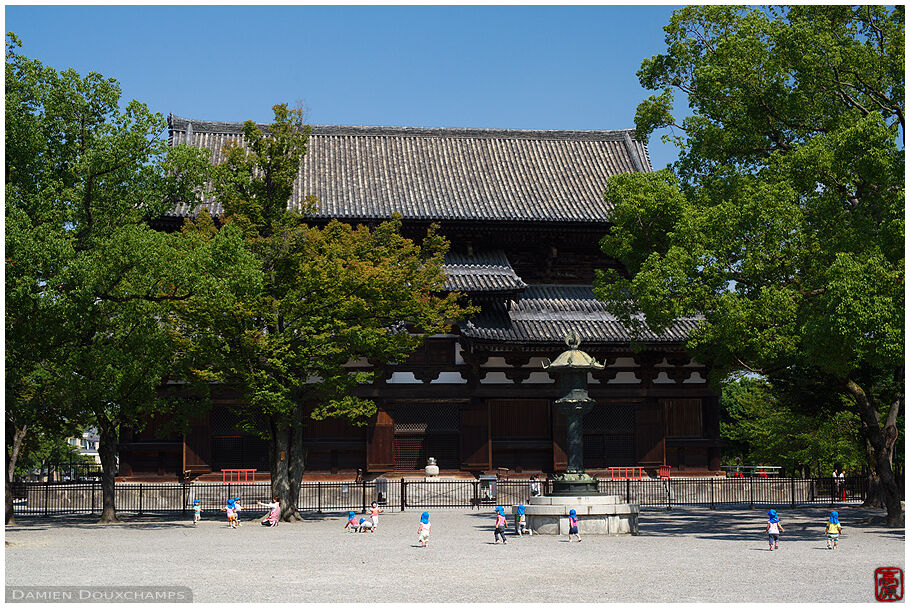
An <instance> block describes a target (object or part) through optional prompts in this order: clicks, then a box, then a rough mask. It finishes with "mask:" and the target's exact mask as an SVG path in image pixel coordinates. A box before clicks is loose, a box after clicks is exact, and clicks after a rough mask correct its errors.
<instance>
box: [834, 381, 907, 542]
mask: <svg viewBox="0 0 910 608" xmlns="http://www.w3.org/2000/svg"><path fill="white" fill-rule="evenodd" d="M845 384H846V388H847V390H848V391H849V392H850V395H852V397H853V400H854V402H855V403H856V406H857V409H858V411H859V416H860V420H862V423H863V431H864V433H863V434H864V436H865V439H866V441H867V442H868V446H869V448H871V449H868V455H869V457H870V464H871V465H872V468H873V470H874V471H875V473H877V475H878V484H879V486H880V495H881V499H882V501H883V502H884V505H885V508H886V509H887V511H888V516H887V522H888V526H890V527H903V525H904V523H903V521H902V520H903V512H902V511H901V498H902V497H901V494H900V491H899V489H898V487H897V480H896V479H895V477H894V472H893V470H892V469H891V452H892V450H893V448H894V440H895V439H896V438H897V436H896V431H897V429H896V427H894V423H893V421H892V418H893V419H894V420H896V418H897V411H896V410H897V409H899V403H895V404H894V405H892V411H891V412H889V414H888V418H887V421H886V426H885V428H884V429H883V428H882V425H881V422H880V421H879V417H878V410H877V409H876V407H875V403H874V402H873V401H872V400H871V399H869V397H868V395H867V394H866V392H865V391H864V390H863V388H862V387H861V386H860V385H859V384H857V383H856V382H854V381H853V380H849V379H848V380H847V381H846V383H845ZM892 414H893V416H892ZM892 428H893V429H894V430H892ZM892 435H893V438H892ZM869 490H870V494H871V493H872V492H873V487H870V488H869ZM875 491H876V492H878V490H875Z"/></svg>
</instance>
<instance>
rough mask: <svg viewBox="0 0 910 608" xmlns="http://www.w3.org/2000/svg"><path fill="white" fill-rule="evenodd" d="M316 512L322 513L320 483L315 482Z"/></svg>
mask: <svg viewBox="0 0 910 608" xmlns="http://www.w3.org/2000/svg"><path fill="white" fill-rule="evenodd" d="M316 512H317V513H322V482H321V481H317V482H316Z"/></svg>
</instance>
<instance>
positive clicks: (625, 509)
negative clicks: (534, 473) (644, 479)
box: [512, 495, 639, 534]
mask: <svg viewBox="0 0 910 608" xmlns="http://www.w3.org/2000/svg"><path fill="white" fill-rule="evenodd" d="M571 509H575V513H576V515H577V516H578V532H579V534H638V512H639V506H638V505H637V504H625V503H623V501H622V497H620V496H607V495H594V496H535V497H533V498H531V499H530V501H529V503H528V504H527V505H525V515H526V516H527V519H528V527H529V528H530V529H531V530H532V531H534V532H536V533H537V534H568V533H569V511H570V510H571ZM516 510H517V507H512V513H515V511H516Z"/></svg>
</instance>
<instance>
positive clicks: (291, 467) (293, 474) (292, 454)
mask: <svg viewBox="0 0 910 608" xmlns="http://www.w3.org/2000/svg"><path fill="white" fill-rule="evenodd" d="M303 469H304V461H303V408H301V407H300V406H299V405H298V406H297V407H296V408H294V420H293V422H292V424H291V438H290V441H289V442H288V481H289V490H290V491H289V495H290V496H289V501H288V509H289V510H291V511H293V512H294V519H295V520H299V519H301V517H300V509H299V507H298V505H297V500H298V499H299V498H300V482H301V480H302V479H303Z"/></svg>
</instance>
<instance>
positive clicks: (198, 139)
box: [169, 115, 651, 223]
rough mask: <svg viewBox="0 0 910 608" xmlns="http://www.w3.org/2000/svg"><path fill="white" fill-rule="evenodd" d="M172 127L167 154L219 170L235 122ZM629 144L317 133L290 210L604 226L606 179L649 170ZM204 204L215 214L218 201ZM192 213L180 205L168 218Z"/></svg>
mask: <svg viewBox="0 0 910 608" xmlns="http://www.w3.org/2000/svg"><path fill="white" fill-rule="evenodd" d="M169 126H170V142H171V144H172V145H176V144H183V143H188V144H190V145H192V146H197V147H201V148H208V149H210V150H212V152H213V160H214V162H219V161H220V160H221V158H222V154H221V150H222V147H223V146H224V144H225V143H226V142H228V141H236V140H238V139H239V138H240V126H241V123H225V122H211V121H199V120H189V119H186V118H179V117H176V116H173V115H172V116H170V118H169ZM261 126H262V127H266V125H261ZM632 135H633V131H632V130H616V131H530V130H516V129H500V130H491V129H454V128H418V127H355V126H351V127H346V126H314V127H313V132H312V135H311V136H310V141H309V150H308V152H307V154H306V155H305V156H304V158H303V162H302V163H301V168H300V175H299V177H298V180H297V183H296V185H295V190H294V194H293V197H292V199H291V203H290V205H291V206H293V205H295V204H297V203H298V202H299V201H300V199H301V197H302V196H308V195H315V196H316V197H317V198H318V199H319V201H320V203H321V209H320V211H319V212H318V213H317V214H316V216H317V217H324V218H330V217H334V218H340V219H345V218H347V219H373V218H375V219H384V218H388V217H390V216H391V215H392V213H394V212H398V213H401V214H402V216H403V217H404V218H405V219H425V220H445V219H450V220H513V221H546V222H586V223H587V222H605V221H607V219H608V212H609V211H610V205H608V204H607V203H606V202H605V201H604V200H603V193H604V190H605V189H606V180H607V178H608V177H610V176H611V175H616V174H617V173H629V172H633V171H650V170H651V162H650V159H649V158H648V151H647V148H646V146H645V144H643V143H642V142H638V141H635V140H634V139H633V138H632ZM207 205H208V206H209V208H210V211H211V212H212V213H213V214H215V215H218V214H219V213H220V212H221V207H220V205H219V204H218V203H217V201H209V202H208V203H207ZM195 211H196V210H194V209H191V208H189V207H188V206H186V205H184V206H181V207H179V208H177V209H175V211H174V214H175V215H177V216H186V215H191V214H193V213H195Z"/></svg>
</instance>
